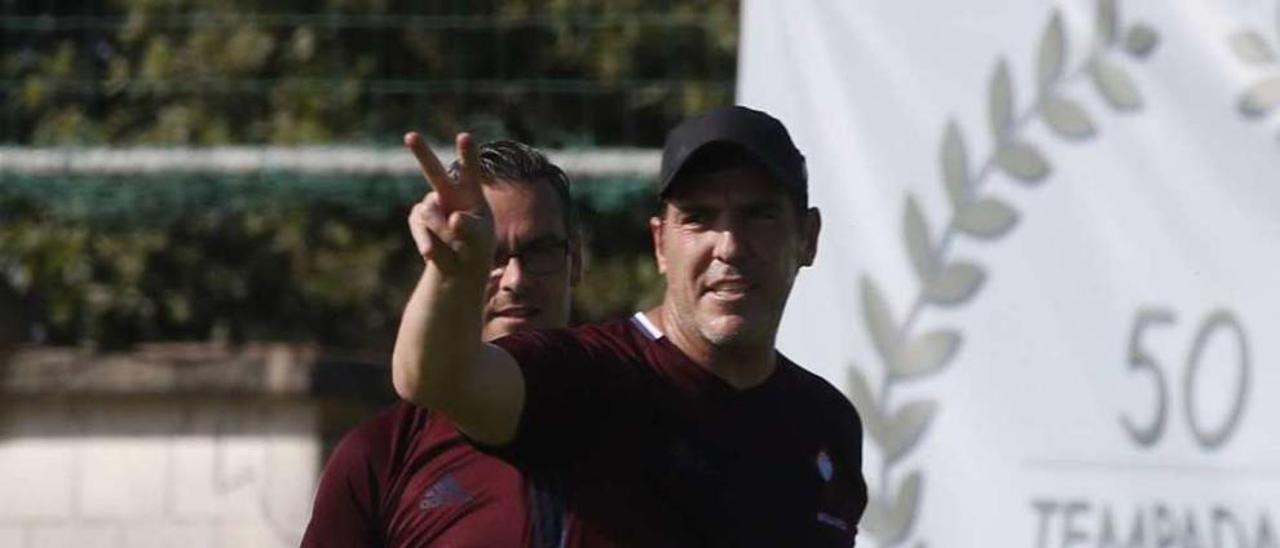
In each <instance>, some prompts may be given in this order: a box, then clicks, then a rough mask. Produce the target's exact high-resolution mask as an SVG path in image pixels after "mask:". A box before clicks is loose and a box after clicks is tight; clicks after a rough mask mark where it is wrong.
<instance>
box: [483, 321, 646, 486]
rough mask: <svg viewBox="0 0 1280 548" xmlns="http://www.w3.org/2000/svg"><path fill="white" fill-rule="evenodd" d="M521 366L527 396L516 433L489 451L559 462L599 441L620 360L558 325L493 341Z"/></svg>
mask: <svg viewBox="0 0 1280 548" xmlns="http://www.w3.org/2000/svg"><path fill="white" fill-rule="evenodd" d="M494 344H497V345H498V346H500V347H502V349H504V350H506V351H507V352H508V353H509V354H511V356H512V357H514V358H515V360H516V363H517V364H519V367H520V370H521V372H522V373H523V374H524V383H525V400H524V407H523V408H522V409H521V413H520V422H519V425H518V426H517V428H516V436H515V438H514V439H513V440H512V442H511V443H509V444H507V445H506V446H505V447H501V448H496V450H494V449H489V450H490V452H491V453H493V454H495V455H497V456H498V457H500V458H504V459H507V460H511V461H513V462H515V463H516V464H521V463H524V464H536V463H549V464H555V463H563V462H564V459H565V458H567V457H570V456H572V455H573V454H574V453H575V452H577V451H581V450H582V449H583V448H584V446H585V444H587V443H589V442H590V441H591V440H595V439H598V434H599V430H600V428H601V427H602V424H604V423H605V422H607V420H608V415H609V412H610V409H609V408H610V407H611V406H610V405H608V403H609V402H610V401H611V398H610V396H609V394H611V393H613V392H615V391H617V385H618V382H619V379H618V378H617V377H616V375H615V376H614V378H610V374H609V373H610V372H613V373H618V372H619V370H620V369H622V368H620V367H618V363H619V362H618V360H617V359H616V357H613V356H611V355H610V354H609V353H608V352H607V351H605V350H603V349H602V348H600V347H599V346H598V345H593V344H592V342H591V341H590V339H589V338H586V337H583V336H582V335H581V334H580V333H577V332H574V331H571V330H564V329H557V330H547V331H532V332H521V333H516V334H513V335H510V336H507V337H504V338H502V339H498V340H497V341H494Z"/></svg>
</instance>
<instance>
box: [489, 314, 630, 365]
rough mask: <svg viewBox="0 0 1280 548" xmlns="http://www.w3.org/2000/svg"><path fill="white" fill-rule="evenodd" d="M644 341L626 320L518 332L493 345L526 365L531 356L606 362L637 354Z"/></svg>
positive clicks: (560, 359)
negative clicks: (604, 360) (610, 359)
mask: <svg viewBox="0 0 1280 548" xmlns="http://www.w3.org/2000/svg"><path fill="white" fill-rule="evenodd" d="M644 341H645V337H644V335H643V333H641V332H640V331H639V330H638V329H637V328H636V327H635V326H634V325H632V323H631V321H630V320H612V321H608V322H603V323H597V324H585V325H580V326H575V327H566V328H558V329H538V330H531V331H521V332H517V333H513V334H511V335H508V336H506V337H503V338H500V339H498V340H496V341H493V343H494V344H496V345H498V346H500V347H502V349H503V350H506V351H507V352H508V353H509V354H511V355H512V356H513V357H515V358H516V361H518V362H526V361H529V360H530V359H532V358H533V357H535V356H540V355H545V356H548V357H554V358H555V359H557V361H564V360H565V359H566V358H579V359H591V360H599V359H608V358H610V357H618V356H630V355H635V354H638V353H639V352H640V349H641V347H642V345H643V343H644Z"/></svg>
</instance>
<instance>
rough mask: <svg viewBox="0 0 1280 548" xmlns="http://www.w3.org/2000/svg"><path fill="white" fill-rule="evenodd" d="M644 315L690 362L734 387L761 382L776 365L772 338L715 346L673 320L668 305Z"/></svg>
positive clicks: (776, 357) (672, 312) (672, 313)
mask: <svg viewBox="0 0 1280 548" xmlns="http://www.w3.org/2000/svg"><path fill="white" fill-rule="evenodd" d="M645 316H646V317H648V318H649V321H650V322H653V324H654V325H656V326H657V327H658V329H659V330H661V331H662V334H663V335H664V336H666V337H667V339H668V340H670V341H671V343H672V344H674V345H675V346H676V348H679V349H680V351H681V352H683V353H684V355H685V356H687V357H688V358H689V359H690V360H691V361H693V363H695V364H697V365H698V366H700V367H702V368H703V369H706V370H707V371H709V372H710V373H711V374H712V375H715V376H716V377H718V378H720V380H723V381H724V382H725V383H727V384H728V385H729V386H732V387H734V388H736V389H738V390H746V389H748V388H752V387H755V386H759V385H761V384H763V383H764V382H765V381H766V380H768V379H769V376H770V375H772V374H773V371H774V369H777V367H778V354H777V352H775V351H774V349H773V338H772V337H769V338H768V339H767V340H762V341H750V342H744V343H742V344H733V345H717V344H712V343H711V341H708V340H706V338H704V337H702V336H701V334H699V333H698V332H697V329H695V328H692V326H686V325H685V324H684V323H682V322H680V321H679V320H677V319H676V317H675V312H674V311H673V310H672V308H671V307H669V306H658V307H657V308H654V309H652V310H649V311H648V312H645Z"/></svg>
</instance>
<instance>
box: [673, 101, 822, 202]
mask: <svg viewBox="0 0 1280 548" xmlns="http://www.w3.org/2000/svg"><path fill="white" fill-rule="evenodd" d="M725 149H736V151H737V152H739V153H741V154H745V156H746V158H747V159H748V160H753V161H755V162H757V163H759V164H760V165H761V166H762V167H764V168H765V169H766V170H768V171H769V173H770V174H772V175H773V177H774V179H776V180H777V182H778V183H779V184H781V185H782V186H783V187H784V188H786V190H787V191H788V192H790V193H792V195H793V196H795V197H797V198H798V202H799V204H800V205H801V206H805V205H807V204H808V197H809V190H808V189H809V174H808V170H807V169H805V163H804V155H803V154H800V151H799V150H797V149H796V145H795V143H793V142H792V141H791V135H790V134H788V133H787V128H785V127H783V125H782V122H779V121H778V119H777V118H774V117H772V116H769V115H768V114H765V113H763V112H760V111H758V110H754V109H750V108H747V107H744V106H739V105H734V106H731V107H723V108H719V109H716V110H713V111H710V112H707V113H706V114H703V115H701V116H698V117H696V118H690V119H688V120H685V121H684V122H681V123H680V125H678V126H676V127H675V129H672V130H671V132H670V133H668V134H667V142H666V144H665V145H664V146H663V148H662V170H661V172H660V173H659V178H658V195H659V196H661V197H666V196H667V193H668V191H669V190H671V185H672V184H673V183H675V181H676V180H677V179H678V178H679V176H680V174H681V171H682V170H685V169H686V168H687V167H688V166H690V165H691V164H692V163H694V162H693V161H694V160H695V159H696V158H698V157H699V156H701V155H702V153H704V152H706V151H710V150H725Z"/></svg>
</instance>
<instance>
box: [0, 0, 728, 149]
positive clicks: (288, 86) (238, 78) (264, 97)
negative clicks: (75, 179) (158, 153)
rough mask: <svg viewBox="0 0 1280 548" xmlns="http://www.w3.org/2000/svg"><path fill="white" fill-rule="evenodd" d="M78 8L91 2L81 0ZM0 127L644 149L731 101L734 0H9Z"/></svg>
mask: <svg viewBox="0 0 1280 548" xmlns="http://www.w3.org/2000/svg"><path fill="white" fill-rule="evenodd" d="M86 6H92V7H86ZM0 13H2V14H3V15H4V17H3V22H2V23H0V24H2V25H3V30H4V36H5V37H4V38H3V42H4V44H5V49H4V54H3V60H2V66H3V82H4V85H3V87H2V88H0V97H2V98H3V102H4V104H5V107H4V110H5V112H4V117H3V124H4V125H3V132H2V133H3V134H2V135H0V138H2V139H3V140H4V141H7V142H10V143H22V144H34V145H67V144H93V145H102V144H112V145H133V144H170V145H214V144H226V143H237V144H245V143H254V144H265V143H271V144H299V143H331V142H394V141H395V140H396V139H398V136H399V135H400V134H401V133H402V132H403V130H405V129H406V128H408V127H410V126H413V127H418V128H423V129H426V130H427V131H428V132H429V133H430V134H432V135H434V136H435V137H437V138H441V139H443V138H447V137H448V136H449V135H452V133H453V132H455V131H457V130H459V129H461V128H468V129H473V130H479V131H480V133H481V134H482V136H484V135H502V136H508V137H515V138H518V139H522V140H526V141H529V142H531V143H534V144H537V145H539V146H543V147H548V148H557V147H563V146H574V145H587V146H599V145H610V146H614V145H632V146H656V145H658V144H660V143H661V139H662V136H663V134H664V132H665V130H666V129H667V128H668V127H670V126H671V125H672V124H673V123H675V122H676V121H677V120H679V119H680V118H683V117H684V116H686V115H688V114H690V113H693V112H698V111H702V110H705V109H707V108H709V107H712V106H716V105H720V104H726V103H728V102H730V101H731V100H732V81H733V78H734V62H735V61H734V60H735V53H736V47H737V5H736V1H733V0H702V1H694V0H680V1H676V0H669V1H665V2H641V1H640V0H619V1H609V2H604V1H599V0H596V1H588V0H508V1H498V0H469V1H461V0H435V1H414V2H396V1H391V0H328V1H327V2H323V3H318V4H317V5H312V3H300V2H296V1H289V0H269V1H265V2H263V1H254V2H249V1H244V0H164V1H159V0H112V1H110V2H108V3H107V4H106V5H103V6H95V5H94V4H92V3H91V4H84V5H82V4H67V3H60V2H59V3H53V2H49V3H31V4H28V3H26V2H18V3H17V4H16V5H15V4H13V3H11V2H7V3H5V4H4V5H3V6H0Z"/></svg>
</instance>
